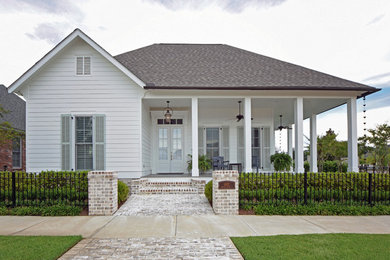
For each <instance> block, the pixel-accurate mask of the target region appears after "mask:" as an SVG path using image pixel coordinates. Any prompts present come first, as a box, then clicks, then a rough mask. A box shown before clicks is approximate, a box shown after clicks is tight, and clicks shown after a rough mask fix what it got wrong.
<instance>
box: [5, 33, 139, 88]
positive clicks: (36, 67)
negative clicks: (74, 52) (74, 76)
mask: <svg viewBox="0 0 390 260" xmlns="http://www.w3.org/2000/svg"><path fill="white" fill-rule="evenodd" d="M77 37H79V38H81V39H82V40H84V41H85V42H86V43H87V44H89V46H91V47H92V48H93V49H95V50H96V51H97V52H98V53H100V54H101V55H102V56H103V57H105V58H106V59H107V60H108V61H109V62H111V63H112V64H113V65H114V66H115V67H117V68H118V69H119V70H120V71H122V72H123V73H124V74H125V75H127V76H128V77H129V78H130V79H131V80H133V81H134V82H135V83H136V84H138V85H139V86H140V87H142V88H143V87H145V83H144V82H143V81H142V80H141V79H139V78H138V77H137V76H135V75H134V74H133V73H132V72H130V71H129V70H128V69H127V68H126V67H124V66H123V65H122V64H121V63H120V62H119V61H117V60H116V59H115V58H114V57H113V56H112V55H111V54H110V53H108V52H107V51H106V50H105V49H103V48H102V47H101V46H100V45H99V44H97V43H96V42H95V41H94V40H92V39H91V38H90V37H89V36H88V35H86V34H85V33H84V32H83V31H81V30H80V29H78V28H77V29H75V30H74V31H73V32H72V33H71V34H69V35H68V36H67V37H66V38H65V39H63V40H62V41H61V42H60V43H58V44H57V45H56V46H55V47H54V48H53V49H52V50H51V51H49V52H48V53H47V54H46V55H45V56H43V57H42V58H41V59H40V60H39V61H38V62H37V63H35V64H34V65H33V66H32V67H31V68H30V69H28V70H27V71H26V72H25V73H24V74H23V75H22V76H20V77H19V78H18V79H17V80H16V81H15V82H13V83H12V84H11V85H10V86H9V88H8V92H9V93H12V92H15V91H17V90H18V89H19V88H20V87H21V86H22V85H23V83H24V82H26V81H27V80H29V79H30V78H31V77H32V76H33V75H34V74H35V73H36V72H37V71H39V70H40V69H41V68H42V67H43V66H44V65H45V64H46V63H47V62H49V61H50V60H51V59H52V58H53V57H54V56H55V55H57V54H58V53H59V52H60V51H61V50H63V49H64V48H65V47H66V46H67V45H68V44H70V43H71V42H72V41H73V40H74V39H76V38H77Z"/></svg>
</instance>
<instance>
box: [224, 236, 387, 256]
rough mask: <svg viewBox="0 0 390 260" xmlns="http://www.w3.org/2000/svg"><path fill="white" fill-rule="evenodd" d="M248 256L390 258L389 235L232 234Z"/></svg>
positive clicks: (241, 250)
mask: <svg viewBox="0 0 390 260" xmlns="http://www.w3.org/2000/svg"><path fill="white" fill-rule="evenodd" d="M231 239H232V241H233V243H234V244H235V245H236V247H237V248H238V250H239V251H240V252H241V254H242V256H243V257H244V258H245V259H289V260H290V259H375V260H376V259H390V235H373V234H317V235H280V236H261V237H232V238H231Z"/></svg>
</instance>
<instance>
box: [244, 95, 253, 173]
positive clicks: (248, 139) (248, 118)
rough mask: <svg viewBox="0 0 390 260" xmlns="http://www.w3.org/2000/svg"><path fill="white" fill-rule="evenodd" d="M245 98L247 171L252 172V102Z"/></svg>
mask: <svg viewBox="0 0 390 260" xmlns="http://www.w3.org/2000/svg"><path fill="white" fill-rule="evenodd" d="M251 101H252V100H251V98H245V102H244V108H245V109H244V110H245V111H244V133H245V134H244V135H245V172H252V109H251V108H252V102H251Z"/></svg>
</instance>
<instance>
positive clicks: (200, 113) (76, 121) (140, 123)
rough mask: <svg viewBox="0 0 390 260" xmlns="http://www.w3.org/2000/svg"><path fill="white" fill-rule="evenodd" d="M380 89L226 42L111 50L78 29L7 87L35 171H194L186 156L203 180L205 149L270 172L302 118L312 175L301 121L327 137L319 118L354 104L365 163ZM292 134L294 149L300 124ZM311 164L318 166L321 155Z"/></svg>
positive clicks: (353, 153)
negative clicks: (361, 101) (366, 131)
mask: <svg viewBox="0 0 390 260" xmlns="http://www.w3.org/2000/svg"><path fill="white" fill-rule="evenodd" d="M375 91H378V89H376V88H373V87H370V86H366V85H362V84H359V83H355V82H351V81H348V80H344V79H340V78H337V77H334V76H331V75H327V74H324V73H320V72H317V71H314V70H310V69H307V68H304V67H301V66H297V65H293V64H290V63H287V62H283V61H280V60H276V59H273V58H269V57H266V56H262V55H259V54H256V53H252V52H249V51H245V50H242V49H238V48H235V47H231V46H228V45H223V44H154V45H150V46H147V47H144V48H140V49H137V50H134V51H130V52H126V53H123V54H120V55H118V56H115V57H113V56H111V55H110V54H109V53H108V52H107V51H105V50H104V49H103V48H102V47H100V46H99V45H98V44H97V43H96V42H94V41H93V40H92V39H91V38H89V37H88V36H87V35H85V34H84V33H83V32H82V31H81V30H79V29H76V30H75V31H73V32H72V33H71V34H70V35H69V36H67V37H66V38H65V39H64V40H63V41H61V42H60V43H59V44H58V45H57V46H55V47H54V48H53V49H52V50H51V51H50V52H49V53H48V54H47V55H45V56H44V57H43V58H42V59H41V60H39V61H38V62H37V63H36V64H35V65H34V66H33V67H32V68H30V69H29V70H28V71H27V72H26V73H24V74H23V75H22V76H21V77H20V78H19V79H17V80H16V81H15V82H14V83H13V84H12V85H11V86H10V87H9V92H10V93H12V92H16V93H20V94H21V95H23V97H24V98H25V99H26V101H27V121H26V122H27V133H26V141H27V171H41V170H46V169H53V170H60V169H63V170H81V169H96V170H115V171H118V172H119V176H120V177H121V178H124V177H140V176H143V175H148V174H155V173H167V172H169V173H175V172H177V173H180V172H185V171H186V168H187V163H186V161H187V160H188V157H187V155H188V154H192V158H193V159H192V160H193V161H192V162H193V164H192V175H193V176H198V175H199V170H198V155H199V154H207V155H208V156H209V157H212V156H217V155H220V156H224V160H229V161H230V163H241V164H242V166H243V169H244V170H245V171H252V169H253V168H254V165H255V164H254V161H256V162H259V168H260V170H261V171H272V166H271V163H270V155H271V154H273V153H274V152H275V141H274V140H275V132H276V130H277V129H278V127H279V126H280V121H279V120H280V115H282V126H291V125H292V124H294V125H295V131H294V132H295V154H296V156H295V167H296V169H295V170H296V171H297V172H303V169H304V167H303V120H304V119H306V118H310V119H311V138H310V139H311V140H317V138H316V134H317V133H316V115H317V114H319V113H322V112H324V111H327V110H329V109H332V108H334V107H337V106H339V105H342V104H345V103H347V104H348V112H347V113H348V129H349V138H348V139H349V140H348V141H349V167H350V170H354V171H357V170H358V154H357V108H356V99H357V98H359V97H361V96H363V95H368V94H370V93H373V92H375ZM167 101H169V104H167ZM238 102H241V103H238ZM168 105H169V108H166V107H167V106H168ZM239 105H240V106H242V107H241V108H240V110H241V111H239ZM167 110H168V113H167ZM172 110H173V111H172ZM239 112H241V113H239ZM170 115H171V120H170V121H169V120H166V119H168V118H169V117H170ZM237 116H238V118H242V120H239V121H238V122H237ZM340 123H341V124H343V123H344V124H347V122H340ZM276 133H277V132H276ZM288 140H289V142H288V143H289V153H290V154H292V140H293V139H292V131H291V130H288ZM311 151H316V144H315V141H314V142H313V144H312V147H311ZM315 154H316V153H315ZM252 159H253V160H252ZM311 164H312V170H313V171H316V156H311Z"/></svg>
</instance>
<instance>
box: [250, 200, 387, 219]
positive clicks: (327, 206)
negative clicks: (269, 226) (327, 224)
mask: <svg viewBox="0 0 390 260" xmlns="http://www.w3.org/2000/svg"><path fill="white" fill-rule="evenodd" d="M254 211H255V213H256V215H324V216H325V215H340V216H369V215H371V216H375V215H390V206H386V205H375V206H362V205H349V206H346V205H343V204H333V203H309V204H307V205H295V204H292V203H289V202H283V203H282V204H270V205H259V206H256V207H255V208H254Z"/></svg>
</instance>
